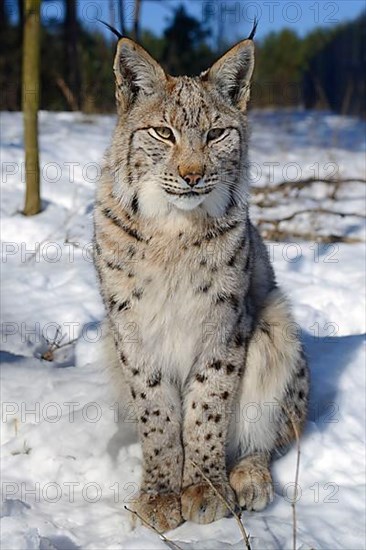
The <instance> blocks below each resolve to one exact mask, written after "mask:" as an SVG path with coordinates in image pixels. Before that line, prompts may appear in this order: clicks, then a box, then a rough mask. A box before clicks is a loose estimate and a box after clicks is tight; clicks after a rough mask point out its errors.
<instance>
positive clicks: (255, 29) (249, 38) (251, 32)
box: [247, 17, 258, 40]
mask: <svg viewBox="0 0 366 550" xmlns="http://www.w3.org/2000/svg"><path fill="white" fill-rule="evenodd" d="M257 27H258V19H257V18H256V17H254V21H253V28H252V30H251V31H250V35H249V36H248V38H247V40H253V38H254V37H255V33H256V32H257Z"/></svg>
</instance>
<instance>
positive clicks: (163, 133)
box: [153, 126, 175, 143]
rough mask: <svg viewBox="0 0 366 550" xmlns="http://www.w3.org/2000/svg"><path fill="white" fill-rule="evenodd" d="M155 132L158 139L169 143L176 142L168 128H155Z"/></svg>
mask: <svg viewBox="0 0 366 550" xmlns="http://www.w3.org/2000/svg"><path fill="white" fill-rule="evenodd" d="M153 130H154V132H155V133H156V134H157V135H158V137H160V138H162V139H166V140H168V141H172V142H173V143H174V142H175V137H174V134H173V132H172V130H171V129H170V128H167V127H166V126H160V127H158V128H153Z"/></svg>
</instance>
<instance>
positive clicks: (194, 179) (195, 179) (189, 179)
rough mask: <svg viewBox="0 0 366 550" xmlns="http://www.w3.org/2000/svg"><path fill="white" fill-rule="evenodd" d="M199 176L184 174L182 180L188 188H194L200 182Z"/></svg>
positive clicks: (200, 176)
mask: <svg viewBox="0 0 366 550" xmlns="http://www.w3.org/2000/svg"><path fill="white" fill-rule="evenodd" d="M201 178H202V175H201V174H186V175H185V176H184V177H183V179H184V181H185V182H186V183H188V185H189V186H190V187H194V186H195V185H197V184H198V183H199V182H200V181H201Z"/></svg>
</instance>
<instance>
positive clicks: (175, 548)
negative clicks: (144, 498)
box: [124, 506, 182, 550]
mask: <svg viewBox="0 0 366 550" xmlns="http://www.w3.org/2000/svg"><path fill="white" fill-rule="evenodd" d="M124 508H125V510H127V511H128V512H131V514H134V515H135V516H136V517H138V518H139V520H140V521H141V522H142V523H143V524H144V525H145V526H146V527H148V528H149V529H150V530H151V531H153V532H154V533H155V534H156V535H159V537H160V538H161V540H163V541H164V542H165V543H166V544H167V545H168V546H169V548H173V550H182V548H181V547H180V546H178V544H176V543H175V542H173V541H172V540H170V539H168V538H167V537H166V536H165V535H164V533H161V532H160V531H158V530H157V529H156V528H155V527H154V526H153V525H151V524H150V523H149V522H148V521H146V519H144V518H143V517H142V516H141V515H140V514H139V513H138V512H136V511H135V510H131V508H128V506H125V507H124Z"/></svg>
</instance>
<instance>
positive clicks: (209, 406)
mask: <svg viewBox="0 0 366 550" xmlns="http://www.w3.org/2000/svg"><path fill="white" fill-rule="evenodd" d="M243 365H244V357H243V353H238V354H236V357H235V358H234V359H233V358H231V359H230V360H213V361H210V362H208V363H207V364H205V365H204V366H203V367H202V368H201V369H200V370H199V371H198V372H196V373H195V374H194V376H193V378H192V380H191V382H190V385H189V391H188V394H187V396H186V399H185V403H184V406H185V418H184V426H183V444H184V451H185V462H184V472H183V492H182V514H183V517H184V519H186V520H191V521H194V522H196V523H210V522H212V521H215V520H217V519H220V518H222V517H225V516H228V515H230V511H229V509H228V507H227V506H225V504H224V503H223V501H222V499H220V497H219V496H218V495H217V493H216V492H215V490H214V489H213V488H212V486H211V485H210V484H209V483H208V482H207V481H206V480H205V477H204V476H203V475H202V472H203V474H204V475H205V476H206V477H207V478H208V479H209V480H210V481H211V482H212V483H213V485H214V486H215V488H216V489H217V491H218V492H219V493H220V494H221V495H222V496H223V497H224V498H225V499H226V501H227V502H228V503H229V504H230V506H231V507H232V508H235V494H234V492H233V490H232V488H231V487H230V484H229V481H228V477H227V470H226V441H227V432H228V426H229V421H230V415H231V413H232V406H233V401H234V398H235V394H236V390H237V387H238V384H239V376H240V375H241V370H242V368H243Z"/></svg>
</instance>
